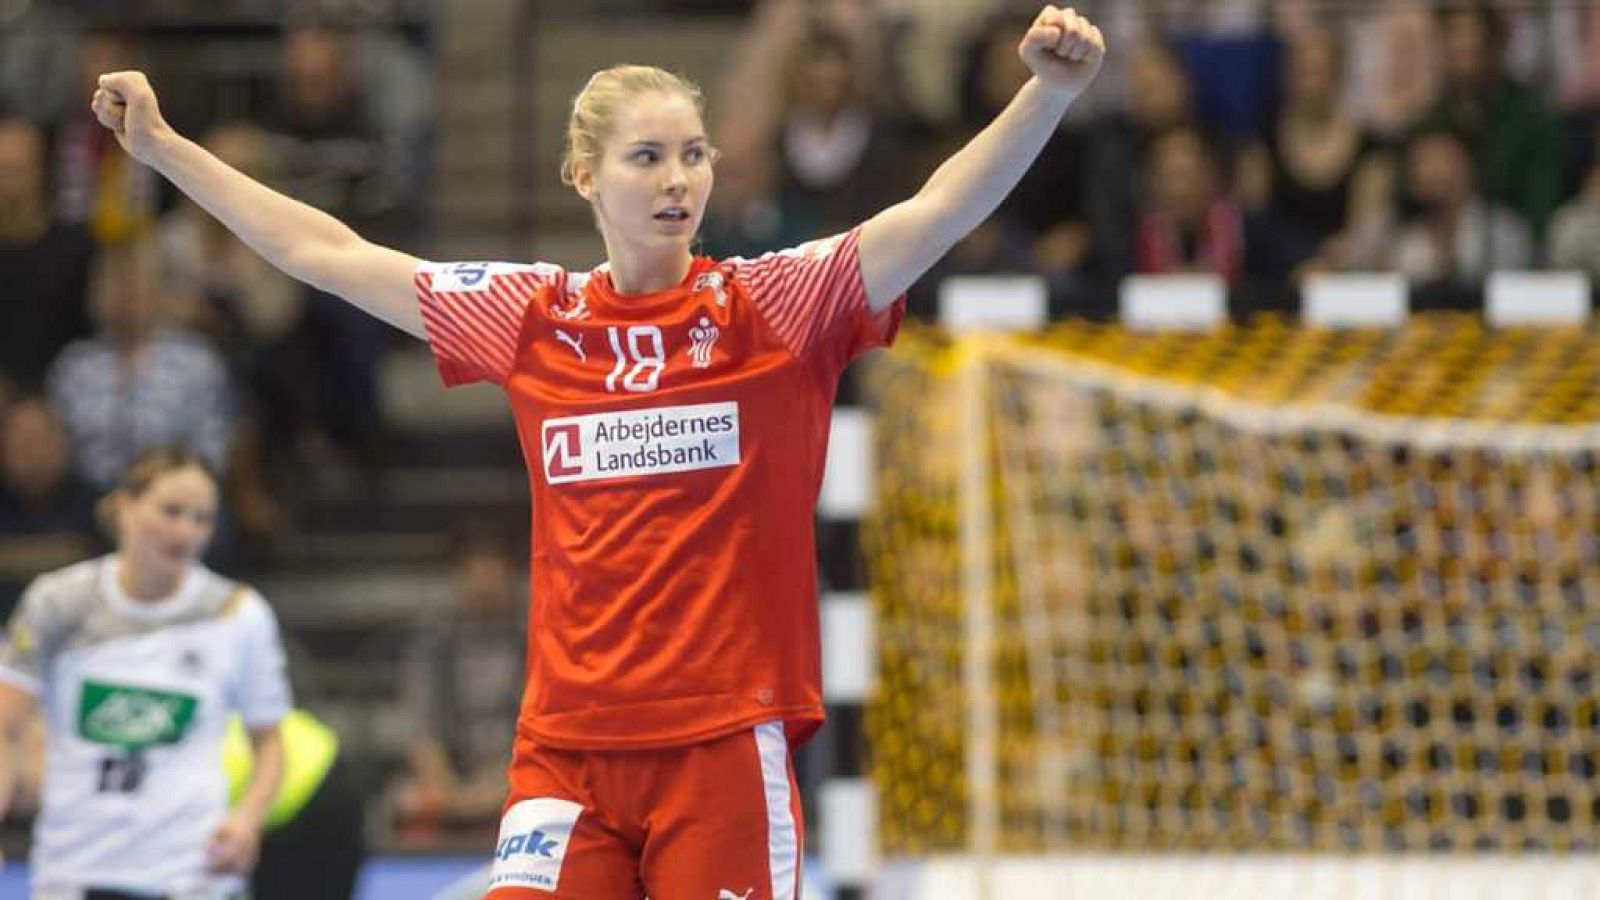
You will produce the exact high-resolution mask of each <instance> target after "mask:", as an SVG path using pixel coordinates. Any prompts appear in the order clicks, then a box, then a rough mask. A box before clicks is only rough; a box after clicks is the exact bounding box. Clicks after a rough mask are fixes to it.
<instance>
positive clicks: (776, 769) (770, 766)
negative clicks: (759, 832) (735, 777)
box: [756, 722, 800, 900]
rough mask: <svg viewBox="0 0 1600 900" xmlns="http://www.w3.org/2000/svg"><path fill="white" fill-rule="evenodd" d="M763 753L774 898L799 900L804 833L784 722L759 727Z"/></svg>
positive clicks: (763, 774) (757, 742)
mask: <svg viewBox="0 0 1600 900" xmlns="http://www.w3.org/2000/svg"><path fill="white" fill-rule="evenodd" d="M756 748H757V750H759V751H760V753H761V782H762V786H763V787H764V788H765V789H766V795H767V866H768V868H769V869H770V870H771V872H772V900H795V884H796V883H797V882H798V881H799V877H800V834H799V830H798V829H797V828H796V827H795V822H794V809H793V807H792V806H791V804H792V803H793V801H794V797H793V795H792V792H791V791H790V787H789V742H788V740H787V739H786V738H784V736H783V723H782V722H765V723H763V724H761V725H757V726H756Z"/></svg>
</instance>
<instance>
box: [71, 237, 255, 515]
mask: <svg viewBox="0 0 1600 900" xmlns="http://www.w3.org/2000/svg"><path fill="white" fill-rule="evenodd" d="M90 290H91V310H92V313H93V315H94V318H95V325H96V328H97V329H98V330H97V332H96V334H95V335H94V336H93V337H91V338H87V339H84V340H81V341H76V342H74V343H72V344H70V345H69V346H67V348H66V349H65V350H63V351H62V352H61V355H60V357H58V358H57V359H56V361H55V363H54V364H53V365H52V366H51V369H50V374H49V378H48V383H49V391H50V402H51V404H52V405H53V406H54V407H55V409H56V411H57V413H59V414H60V416H61V418H62V420H63V421H64V422H65V423H66V426H67V432H68V434H69V435H70V436H71V439H72V445H73V449H74V456H75V458H76V462H77V466H78V471H79V472H80V473H81V474H82V475H83V476H84V477H85V479H86V480H87V481H88V482H89V483H90V484H91V485H92V486H94V487H95V488H96V489H98V490H101V491H106V490H110V489H111V488H112V487H114V486H115V484H116V480H117V477H118V476H119V475H120V474H121V473H122V471H123V470H124V469H125V468H126V467H127V466H128V464H129V463H131V462H132V461H133V460H134V458H136V457H137V456H138V455H139V453H140V452H141V451H143V450H145V449H147V448H149V447H152V446H157V445H161V444H176V445H180V446H183V447H187V448H189V449H192V450H194V451H195V452H197V453H199V454H200V455H201V456H204V457H205V459H206V461H207V462H209V463H210V464H211V465H212V466H214V467H216V470H217V471H225V468H226V467H225V463H226V461H227V456H228V447H229V441H230V439H231V435H232V429H233V412H232V401H231V396H230V394H231V391H230V388H229V384H228V375H227V370H226V368H225V367H224V365H223V362H222V359H221V357H220V356H218V355H217V352H216V351H215V350H213V349H212V348H211V346H210V345H208V344H207V343H206V342H205V341H204V340H202V339H201V338H200V337H198V336H197V335H195V334H193V333H191V332H189V331H186V330H183V329H180V328H177V327H175V326H173V325H171V324H170V321H171V319H170V315H169V311H168V307H167V300H168V296H167V293H166V285H165V283H164V281H163V278H162V272H161V260H160V251H159V248H158V247H157V246H156V243H155V240H154V239H153V238H148V237H146V238H138V239H135V240H133V241H128V242H124V243H120V244H112V245H109V246H107V247H105V248H104V249H102V250H101V252H100V256H99V258H98V259H97V260H96V263H95V266H94V271H93V275H92V280H91V287H90Z"/></svg>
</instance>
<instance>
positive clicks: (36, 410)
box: [0, 397, 97, 619]
mask: <svg viewBox="0 0 1600 900" xmlns="http://www.w3.org/2000/svg"><path fill="white" fill-rule="evenodd" d="M71 461H72V448H71V446H70V445H69V444H68V442H67V434H66V432H65V431H64V430H63V429H62V427H61V422H60V420H58V419H57V418H56V416H55V413H53V412H51V410H50V407H49V405H47V404H46V403H45V402H44V401H43V400H42V399H39V398H32V397H29V398H23V399H20V400H18V401H16V402H15V403H13V404H12V405H11V406H10V408H9V409H7V410H6V411H5V413H4V415H3V416H0V619H3V618H5V617H6V616H8V615H9V614H10V611H11V608H12V607H13V606H14V605H15V604H16V601H17V599H18V598H19V597H21V595H22V590H23V588H25V587H27V586H28V583H29V582H30V581H32V580H33V579H34V577H35V576H37V575H38V574H39V573H40V572H47V571H50V570H51V569H57V568H60V567H61V566H63V565H67V564H69V563H72V562H75V561H77V560H80V559H84V558H86V557H88V556H89V555H91V554H92V552H93V551H94V549H95V547H96V545H97V541H96V539H95V517H94V508H95V502H96V499H97V497H96V494H95V492H94V490H93V489H91V488H90V487H89V486H88V485H87V484H84V483H83V482H82V481H81V480H79V479H78V478H77V477H75V476H74V475H73V473H72V471H71Z"/></svg>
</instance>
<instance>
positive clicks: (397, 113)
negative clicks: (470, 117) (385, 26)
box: [270, 24, 432, 235]
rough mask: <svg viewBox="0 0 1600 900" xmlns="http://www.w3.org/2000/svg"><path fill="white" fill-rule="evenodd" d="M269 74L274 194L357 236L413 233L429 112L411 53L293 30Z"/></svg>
mask: <svg viewBox="0 0 1600 900" xmlns="http://www.w3.org/2000/svg"><path fill="white" fill-rule="evenodd" d="M278 74H279V82H278V97H277V107H276V110H275V112H274V114H273V115H272V118H271V126H270V130H271V131H272V132H273V133H274V135H275V137H276V138H277V139H278V140H279V141H280V142H281V143H282V146H281V147H279V148H277V152H278V153H279V155H280V157H281V159H280V166H281V169H280V173H279V174H280V175H281V177H282V181H283V182H284V185H283V186H284V188H285V189H286V190H287V191H288V192H289V193H292V194H294V196H296V197H301V198H303V199H304V200H305V201H306V202H308V203H311V204H312V205H314V206H317V207H319V208H321V209H325V210H327V211H329V212H330V213H332V214H334V215H336V216H338V217H339V218H341V219H343V220H345V221H349V222H350V223H351V224H352V225H353V226H355V227H356V228H357V230H360V231H363V232H369V231H372V230H373V229H377V230H378V231H380V232H382V233H385V234H390V235H392V234H395V233H397V232H399V233H404V232H406V231H407V230H409V229H412V228H414V226H415V225H416V218H417V214H418V213H419V211H420V207H419V206H418V200H419V199H420V197H421V196H422V195H423V194H424V193H425V192H423V191H420V190H418V187H419V185H420V183H421V181H422V179H423V176H424V174H425V172H426V169H427V164H426V150H427V133H428V121H429V118H430V116H431V114H432V108H431V104H432V94H431V90H430V86H429V79H428V78H427V77H426V72H425V69H424V68H423V66H422V65H421V63H420V62H418V61H417V60H416V58H415V54H413V53H411V52H410V51H409V50H408V48H407V47H406V46H405V44H404V42H403V41H401V40H400V39H398V38H393V37H391V36H388V35H384V34H380V33H371V34H365V33H364V34H355V33H352V32H348V31H343V30H339V29H336V28H333V27H328V26H325V25H322V24H305V25H298V26H295V27H292V28H291V29H289V30H288V31H287V32H286V33H285V35H284V38H283V45H282V49H281V56H280V59H279V72H278ZM391 95H397V96H391Z"/></svg>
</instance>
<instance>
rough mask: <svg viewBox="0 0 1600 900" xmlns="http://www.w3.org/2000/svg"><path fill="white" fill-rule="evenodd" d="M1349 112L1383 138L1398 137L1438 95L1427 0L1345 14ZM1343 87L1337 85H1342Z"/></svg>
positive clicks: (1389, 1)
mask: <svg viewBox="0 0 1600 900" xmlns="http://www.w3.org/2000/svg"><path fill="white" fill-rule="evenodd" d="M1351 16H1352V18H1351V22H1350V27H1349V31H1348V37H1349V42H1350V46H1352V47H1359V48H1361V52H1359V53H1352V54H1351V55H1350V56H1349V63H1350V79H1349V82H1350V83H1349V85H1348V87H1349V92H1350V113H1351V115H1352V117H1354V118H1355V120H1356V121H1357V122H1359V123H1361V124H1362V125H1363V126H1364V127H1366V128H1367V129H1369V130H1371V131H1372V132H1373V133H1375V134H1377V135H1378V136H1379V137H1380V138H1382V139H1383V140H1386V141H1388V140H1394V139H1398V138H1399V137H1400V136H1401V135H1402V134H1404V132H1405V129H1406V128H1408V127H1410V125H1411V124H1412V123H1413V122H1415V121H1417V119H1418V118H1420V117H1421V116H1422V115H1423V114H1424V113H1426V112H1427V111H1428V110H1429V109H1431V108H1433V106H1434V104H1435V103H1436V102H1437V100H1438V96H1439V39H1438V35H1437V27H1436V24H1435V22H1434V18H1433V13H1432V11H1431V10H1430V8H1429V2H1428V0H1384V2H1383V3H1382V5H1380V6H1379V7H1377V8H1376V9H1373V10H1371V11H1367V12H1355V13H1352V14H1351ZM1343 88H1344V86H1341V87H1340V89H1341V90H1342V89H1343Z"/></svg>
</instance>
